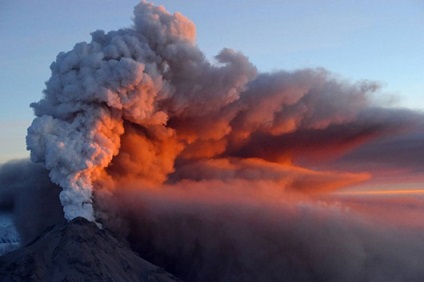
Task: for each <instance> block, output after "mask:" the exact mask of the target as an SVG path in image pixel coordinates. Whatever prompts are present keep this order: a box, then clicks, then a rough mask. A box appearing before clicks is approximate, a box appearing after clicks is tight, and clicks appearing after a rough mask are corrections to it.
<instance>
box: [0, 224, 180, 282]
mask: <svg viewBox="0 0 424 282" xmlns="http://www.w3.org/2000/svg"><path fill="white" fill-rule="evenodd" d="M0 277H2V281H180V280H178V279H177V278H176V277H174V276H173V275H171V274H169V273H167V272H166V271H165V270H163V269H161V268H159V267H157V266H155V265H153V264H151V263H149V262H148V261H146V260H144V259H142V258H140V257H139V256H138V255H137V254H136V253H134V252H133V251H132V250H131V249H130V248H129V247H128V246H127V245H126V244H125V243H122V242H121V241H119V240H117V239H116V238H115V237H114V236H113V235H112V234H111V233H110V232H108V231H107V230H104V229H100V228H98V227H97V225H96V224H95V223H93V222H89V221H87V220H86V219H84V218H81V217H78V218H75V219H74V220H72V221H70V222H68V223H65V224H61V225H56V226H53V227H51V228H48V229H47V230H46V231H45V232H44V233H43V234H41V235H40V236H39V237H38V238H36V239H35V240H34V241H33V242H31V243H29V244H28V245H27V246H25V247H24V248H22V249H19V250H16V251H13V252H11V253H9V254H7V255H4V256H2V257H0Z"/></svg>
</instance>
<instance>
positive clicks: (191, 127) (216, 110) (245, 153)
mask: <svg viewBox="0 0 424 282" xmlns="http://www.w3.org/2000/svg"><path fill="white" fill-rule="evenodd" d="M134 15H135V17H134V26H133V27H131V28H127V29H120V30H118V31H111V32H108V33H105V32H103V31H100V30H98V31H95V32H93V33H92V41H91V42H90V43H85V42H83V43H78V44H76V45H75V47H74V48H73V49H72V50H71V51H69V52H66V53H60V54H59V55H58V56H57V59H56V61H55V62H54V63H52V65H51V71H52V76H51V78H50V79H49V80H48V81H47V82H46V89H45V91H44V98H43V99H42V100H41V101H39V102H37V103H33V104H32V105H31V107H32V108H33V109H34V111H35V115H36V116H37V117H36V118H35V119H34V121H33V123H32V125H31V127H29V129H28V135H27V147H28V149H29V150H30V151H31V159H32V161H33V162H36V163H42V164H43V165H44V166H45V167H46V168H47V169H48V170H49V171H50V178H51V180H52V181H53V182H54V183H56V184H58V185H59V186H61V187H62V188H63V191H62V192H61V193H60V200H61V203H62V205H63V207H64V212H65V217H66V219H68V220H71V219H73V218H75V217H78V216H82V217H85V218H86V219H88V220H91V221H94V220H95V215H94V212H93V193H94V191H95V190H96V189H99V188H100V186H101V185H98V184H96V183H102V181H103V182H106V180H107V179H109V180H111V181H112V182H113V183H115V185H114V186H115V187H116V186H119V185H117V184H116V183H122V182H123V181H131V180H137V181H143V182H146V183H149V184H150V185H151V184H162V183H168V184H172V183H176V182H180V181H182V180H190V181H201V180H203V179H220V180H222V181H229V179H242V180H244V181H247V180H252V181H259V180H261V181H262V180H265V181H271V182H273V183H278V184H279V187H281V189H282V190H316V191H321V190H332V189H336V188H338V187H340V186H343V185H347V184H351V183H355V182H358V181H364V180H366V179H368V178H369V177H370V176H369V174H367V173H362V172H358V173H349V172H345V171H337V170H334V169H332V170H331V171H322V170H316V168H317V167H318V166H317V163H318V164H319V163H320V162H316V160H317V159H320V160H322V159H326V158H327V159H331V158H334V157H336V156H339V155H340V154H342V153H343V152H346V151H347V150H351V149H352V148H355V146H358V145H360V144H363V143H364V142H366V141H368V140H372V139H375V138H377V137H381V136H385V135H387V134H388V133H389V132H390V134H393V133H396V132H400V131H401V129H402V130H404V128H405V125H411V124H413V123H414V122H416V120H418V114H416V113H410V112H406V113H403V114H399V112H398V111H396V110H383V109H380V110H378V111H376V110H374V109H373V108H372V107H371V103H370V101H369V100H370V99H369V95H370V94H371V93H373V92H375V91H376V89H377V88H378V87H377V86H376V84H375V83H370V82H359V83H355V84H351V83H348V82H345V81H341V80H340V79H336V78H334V77H333V76H332V75H331V74H329V73H328V72H326V71H325V70H322V69H317V70H310V69H306V70H299V71H296V72H283V71H281V72H276V73H258V72H257V70H256V68H255V67H254V66H253V65H252V64H251V63H250V62H249V60H248V59H247V58H246V57H245V56H244V55H243V54H241V53H239V52H236V51H234V50H231V49H223V50H222V51H221V52H220V53H219V54H218V55H217V56H216V63H211V62H209V61H208V60H206V59H205V57H204V55H203V53H202V52H201V51H200V50H199V49H198V48H197V46H196V43H195V26H194V24H193V23H192V22H191V21H190V20H188V19H187V18H185V17H184V16H182V15H181V14H179V13H175V14H173V15H172V14H169V13H168V12H167V11H166V10H165V9H164V8H163V7H155V6H153V5H151V4H149V3H147V2H145V1H142V2H141V3H140V4H139V5H137V6H136V7H135V10H134ZM334 148H337V149H334ZM309 164H311V166H310V167H313V168H314V169H311V168H308V167H306V165H309ZM93 189H94V190H93Z"/></svg>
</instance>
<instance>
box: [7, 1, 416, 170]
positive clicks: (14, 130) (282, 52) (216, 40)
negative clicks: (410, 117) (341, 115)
mask: <svg viewBox="0 0 424 282" xmlns="http://www.w3.org/2000/svg"><path fill="white" fill-rule="evenodd" d="M137 3H138V2H137V1H127V0H125V1H119V3H118V2H117V1H100V0H90V1H85V0H84V1H82V0H77V1H46V0H41V1H23V0H17V1H11V0H1V1H0V38H2V40H1V41H0V64H1V66H2V67H1V70H0V95H1V99H2V103H1V104H0V130H1V132H2V135H1V136H0V162H4V161H6V160H9V159H12V158H20V157H26V156H28V152H27V151H26V149H25V147H26V145H25V135H26V129H27V127H28V126H29V125H30V123H31V121H32V119H33V112H32V109H31V108H30V107H29V104H30V103H31V102H35V101H38V100H40V99H41V98H42V91H43V89H44V88H45V85H44V82H45V81H47V80H48V78H49V77H50V69H49V66H50V64H51V62H53V61H54V60H55V57H56V55H57V54H58V53H59V52H61V51H68V50H70V49H72V47H73V46H74V44H75V43H76V42H81V41H90V33H91V32H92V31H95V30H97V29H102V30H105V31H109V30H116V29H119V28H122V27H129V26H131V24H132V23H131V18H132V13H133V7H134V6H135V5H136V4H137ZM153 3H155V4H157V5H164V6H165V7H166V9H167V10H168V11H170V12H176V11H179V12H181V13H182V14H184V15H185V16H187V17H188V18H189V19H191V20H192V21H193V22H194V23H195V25H196V29H197V43H198V45H199V47H200V49H201V50H202V51H203V52H204V53H205V54H206V56H207V57H208V58H210V59H211V60H212V61H213V60H214V58H213V57H214V56H215V55H216V54H217V53H218V52H219V51H220V50H221V49H222V48H224V47H228V48H233V49H236V50H240V51H242V52H243V53H244V54H245V55H246V56H247V57H248V58H249V59H250V61H251V62H252V63H254V64H255V65H256V66H257V68H258V69H259V70H260V71H276V70H281V69H283V70H295V69H300V68H305V67H308V68H315V67H323V68H325V69H327V70H329V71H331V72H334V73H336V74H337V75H339V76H340V77H342V78H343V79H347V80H350V81H356V80H372V81H377V82H378V83H379V84H381V85H382V90H381V91H380V92H381V97H376V99H378V100H381V101H383V102H384V103H387V105H389V106H390V105H393V103H396V105H398V106H402V107H408V108H413V109H420V110H423V109H424V99H422V96H423V94H424V81H423V79H422V75H423V74H424V53H423V52H422V50H424V36H422V34H423V29H424V2H422V1H418V0H417V1H415V0H406V1H400V0H399V1H396V0H393V1H382V0H376V1H371V2H358V1H350V0H343V1H321V0H319V1H305V0H301V1H281V0H265V1H257V0H245V1H223V0H217V1H202V0H201V1H190V2H187V1H182V0H173V1H159V0H158V1H153Z"/></svg>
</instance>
